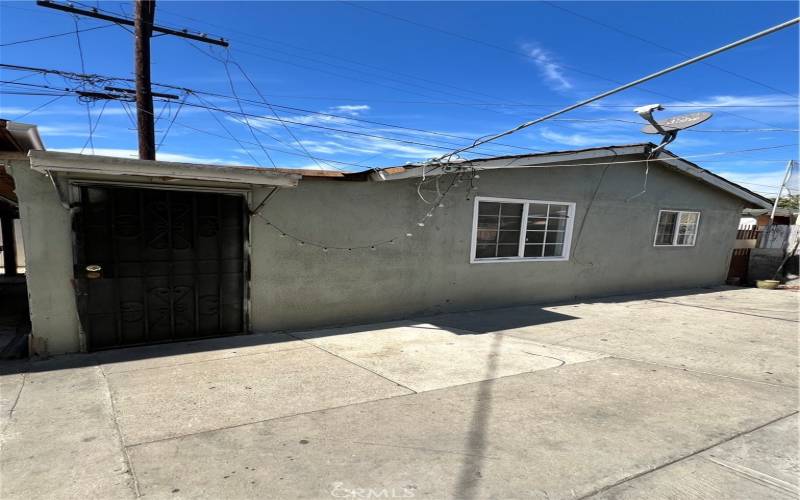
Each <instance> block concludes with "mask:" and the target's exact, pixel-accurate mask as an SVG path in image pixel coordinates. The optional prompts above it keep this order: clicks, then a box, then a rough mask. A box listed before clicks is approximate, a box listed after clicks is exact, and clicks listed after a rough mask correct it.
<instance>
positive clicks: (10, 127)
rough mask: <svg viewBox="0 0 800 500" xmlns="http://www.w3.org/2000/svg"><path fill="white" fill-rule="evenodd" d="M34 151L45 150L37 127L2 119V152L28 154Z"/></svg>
mask: <svg viewBox="0 0 800 500" xmlns="http://www.w3.org/2000/svg"><path fill="white" fill-rule="evenodd" d="M32 149H37V150H43V149H44V144H43V143H42V138H41V137H39V131H38V129H37V128H36V125H28V124H27V123H16V122H11V121H8V120H3V119H0V151H9V152H14V153H27V152H28V151H30V150H32Z"/></svg>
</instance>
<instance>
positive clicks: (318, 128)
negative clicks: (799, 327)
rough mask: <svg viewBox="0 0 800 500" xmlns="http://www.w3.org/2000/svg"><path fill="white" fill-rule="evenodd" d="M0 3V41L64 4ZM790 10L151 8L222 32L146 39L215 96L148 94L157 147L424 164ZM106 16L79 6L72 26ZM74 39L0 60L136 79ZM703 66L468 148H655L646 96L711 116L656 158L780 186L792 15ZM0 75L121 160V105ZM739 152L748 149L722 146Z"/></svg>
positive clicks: (181, 153) (712, 5)
mask: <svg viewBox="0 0 800 500" xmlns="http://www.w3.org/2000/svg"><path fill="white" fill-rule="evenodd" d="M84 4H85V5H88V6H91V7H98V8H100V9H103V10H105V11H110V12H114V13H117V14H119V15H127V14H130V11H131V2H93V1H90V0H84ZM565 9H566V10H565ZM0 14H1V15H0V43H2V44H9V43H14V42H17V41H22V40H27V39H31V38H36V37H39V36H46V35H52V34H58V33H65V32H70V31H73V30H75V19H74V18H73V16H71V15H69V14H65V13H62V12H58V11H53V10H51V9H45V8H41V7H37V6H36V5H35V2H32V1H31V2H9V1H3V2H2V3H0ZM797 15H798V4H797V3H795V2H752V3H751V2H708V3H701V2H559V3H555V4H548V3H538V2H533V3H523V2H510V3H503V2H491V3H490V2H435V3H432V2H428V3H422V2H369V3H359V4H350V3H344V2H322V3H317V2H294V3H281V2H274V3H273V2H176V1H169V2H168V1H163V0H161V1H159V2H158V10H157V14H156V22H157V24H161V25H165V26H168V27H172V28H188V29H191V30H193V31H198V32H204V33H208V34H210V35H214V36H221V37H225V38H226V39H228V40H230V43H231V48H230V49H229V50H228V51H225V50H224V49H220V48H213V47H209V46H207V45H203V44H199V43H195V42H188V41H186V40H183V39H178V38H175V37H168V36H164V37H158V38H155V39H153V42H152V45H153V66H152V67H153V81H154V82H157V83H166V84H171V85H176V86H180V87H187V88H191V89H193V90H196V91H202V92H208V93H212V94H221V95H222V96H211V95H207V94H192V95H189V96H188V97H186V99H185V104H184V105H183V106H182V107H180V106H179V101H176V102H174V103H172V104H170V105H168V106H167V105H165V104H164V103H162V102H157V103H156V114H157V115H158V116H159V120H158V122H157V141H159V142H161V145H160V148H159V155H158V156H159V159H164V160H189V161H198V162H212V163H235V164H248V165H253V164H257V165H263V166H265V167H266V166H270V165H272V162H274V163H275V164H277V165H278V166H283V167H305V168H342V169H348V170H349V169H362V168H364V167H367V166H387V165H396V164H404V163H407V162H415V161H421V160H425V159H427V158H430V157H433V156H437V155H440V154H443V153H445V152H447V151H448V149H455V148H456V147H458V146H461V145H465V144H467V143H469V142H471V141H470V140H468V139H470V138H476V137H479V136H483V135H486V134H490V133H494V132H499V131H502V130H505V129H508V128H511V127H513V126H515V125H517V124H518V123H521V122H523V121H527V120H530V119H533V118H536V117H538V116H541V115H543V114H546V113H547V112H549V111H553V110H555V109H558V108H559V107H562V106H565V105H567V104H571V103H573V102H576V101H578V100H580V99H583V98H586V97H589V96H591V95H593V94H596V93H599V92H601V91H603V90H606V89H609V88H611V87H614V86H616V85H617V84H618V83H620V82H627V81H630V80H633V79H635V78H637V77H639V76H642V75H644V74H647V73H649V72H652V71H655V70H658V69H661V68H663V67H665V66H668V65H671V64H674V63H676V62H679V61H681V60H682V59H684V58H685V57H684V55H696V54H699V53H702V52H704V51H707V50H709V49H712V48H715V47H717V46H720V45H723V44H725V43H728V42H730V41H733V40H735V39H738V38H741V37H743V36H746V35H749V34H752V33H754V32H757V31H760V30H762V29H765V28H767V27H769V26H772V25H775V24H778V23H779V22H782V21H785V20H788V19H790V18H792V17H795V16H797ZM107 24H108V23H106V22H103V21H97V20H92V19H88V18H81V19H80V20H78V29H80V30H86V29H89V28H94V27H101V26H106V25H107ZM79 38H80V46H81V48H82V52H83V65H82V63H81V57H80V51H79V48H78V43H77V42H78V40H77V37H76V36H75V34H74V33H72V34H70V35H67V36H60V37H54V38H49V39H45V40H40V41H34V42H28V43H16V44H13V45H5V46H3V47H0V57H2V62H3V63H6V64H18V65H25V66H37V67H44V68H55V69H60V70H66V71H73V72H86V73H94V74H101V75H105V76H114V77H119V78H131V77H132V76H133V75H132V64H133V63H132V56H133V40H132V36H131V34H130V33H129V32H128V31H126V30H124V29H122V28H120V27H118V26H110V27H102V28H99V29H94V30H89V31H83V32H81V33H80V34H79ZM225 60H227V61H229V62H228V64H227V66H226V64H225V62H224V61H225ZM709 62H710V64H711V65H713V67H712V66H710V65H707V64H698V65H695V66H693V67H689V68H687V69H684V70H680V71H678V72H676V73H674V74H671V75H668V76H665V77H663V78H660V79H658V80H656V81H653V82H650V83H647V84H645V85H644V86H643V87H642V88H640V89H633V90H629V91H626V92H624V93H622V94H619V95H617V96H614V97H611V98H608V99H606V100H604V101H602V102H601V103H600V105H598V106H592V107H587V108H584V109H581V110H578V111H575V112H572V113H570V114H567V115H564V116H563V117H561V118H563V119H565V120H566V121H551V122H546V123H543V124H540V125H536V126H534V127H531V128H530V129H526V130H524V131H522V132H520V133H518V134H515V135H513V136H511V137H507V138H504V139H503V140H501V141H500V142H502V144H503V145H493V146H489V147H486V148H484V149H482V150H479V151H480V152H481V153H483V154H487V155H492V154H520V153H524V152H525V151H528V150H544V151H555V150H564V149H575V148H584V147H592V146H606V145H612V144H627V143H637V142H644V141H646V140H653V136H647V135H644V134H642V133H640V131H639V129H640V128H641V126H640V125H639V124H638V122H640V121H641V119H640V118H639V117H638V116H636V115H635V114H634V113H632V111H631V109H632V108H633V107H635V106H639V105H643V104H650V103H661V104H662V105H664V106H665V107H666V108H667V109H666V110H665V111H663V112H661V113H660V114H659V116H662V117H667V116H670V115H674V114H678V113H683V112H689V111H696V110H708V111H712V112H713V113H714V117H713V118H712V119H711V120H709V121H708V122H706V123H705V124H703V125H700V126H698V127H697V128H695V129H694V130H692V131H686V132H683V133H681V135H680V136H679V138H678V140H677V141H676V142H675V143H674V144H673V145H671V146H670V150H672V151H673V152H675V153H677V154H681V155H685V156H686V157H688V158H689V159H691V160H693V161H695V162H696V163H698V164H700V165H701V166H704V167H706V168H708V169H710V170H712V171H714V172H716V173H720V174H722V175H725V176H727V177H729V178H731V179H733V180H736V181H739V182H743V183H748V184H747V186H748V187H750V188H751V189H754V190H757V191H759V192H762V193H765V194H770V193H773V192H775V191H777V188H776V187H775V186H777V184H778V183H779V181H780V177H781V174H782V171H783V168H784V166H785V164H786V161H787V160H789V159H792V158H795V159H796V158H797V157H798V148H797V142H798V141H797V135H798V134H797V132H796V130H797V128H798V111H797V93H798V29H797V27H793V28H789V29H787V30H784V31H782V32H779V33H777V34H774V35H771V36H769V37H767V38H764V39H761V40H759V41H756V42H753V43H751V44H749V45H746V46H743V47H740V48H737V49H734V50H733V51H731V52H729V53H726V54H722V55H720V56H717V57H715V58H713V59H711V60H709ZM237 64H238V66H237ZM239 67H241V68H242V69H243V70H244V73H243V72H241V71H240V70H239ZM226 68H227V70H228V72H229V73H230V78H229V77H228V74H227V73H226ZM0 76H1V78H0V79H2V80H4V81H11V80H16V79H20V80H18V81H17V84H27V85H24V86H23V85H14V84H3V85H1V86H0V88H1V89H2V90H3V93H2V95H1V96H0V99H1V100H0V116H2V117H3V118H7V119H20V121H23V122H26V123H35V124H37V125H39V126H40V132H41V135H42V136H43V138H44V141H45V144H46V146H47V147H48V149H52V150H64V151H75V152H78V151H81V150H83V151H84V152H91V151H92V147H93V148H94V151H95V152H96V153H98V154H113V155H121V156H125V155H135V150H136V134H135V131H134V130H133V127H132V124H131V120H130V118H129V116H128V113H129V112H131V111H133V108H132V107H131V105H127V106H128V107H127V109H126V107H125V105H123V104H120V103H119V102H113V101H112V102H102V101H100V102H93V103H89V104H86V103H82V102H79V101H78V100H77V99H76V98H75V97H73V96H67V97H61V98H59V99H57V100H56V101H55V102H52V103H50V104H48V105H46V106H44V107H42V108H41V109H39V110H36V111H33V110H35V109H36V108H37V107H38V106H41V105H43V104H45V103H47V102H48V101H51V100H53V99H54V98H55V96H50V95H46V96H43V95H37V96H33V95H22V94H19V92H23V93H31V92H41V93H50V92H53V91H52V90H43V89H41V88H40V87H34V86H41V85H47V86H49V87H54V88H62V89H63V88H76V87H78V86H79V85H78V84H77V83H76V82H75V81H70V80H65V79H63V78H61V77H59V76H48V77H46V78H45V77H43V76H41V75H39V74H35V73H29V72H19V71H10V70H2V75H0ZM251 81H252V83H253V84H254V86H255V88H256V89H257V91H256V89H254V87H253V86H251V83H250V82H251ZM110 84H112V85H116V86H129V85H130V83H128V82H125V81H118V82H111V83H110ZM231 84H232V85H233V88H232V87H231ZM105 85H109V83H106V84H105ZM101 87H102V85H101ZM156 90H161V91H163V92H170V93H177V94H180V95H181V99H183V97H184V95H183V94H182V93H181V92H176V91H174V90H168V89H164V88H156ZM9 92H16V93H9ZM234 95H235V96H238V97H239V98H240V99H242V101H238V102H237V101H236V100H234V99H231V98H230V97H231V96H234ZM265 100H266V102H268V103H269V104H272V105H274V107H273V108H272V109H270V108H268V107H267V106H266V105H265V104H264V101H265ZM104 105H105V109H103V108H104ZM240 105H241V107H240ZM278 106H280V107H278ZM203 107H213V108H218V110H214V111H210V110H208V109H203ZM101 111H102V113H101ZM176 111H177V112H178V113H177V116H176ZM243 113H244V115H243ZM314 113H325V114H324V115H321V114H314ZM87 114H91V119H92V127H93V128H94V133H93V134H92V141H88V130H89V117H88V116H87ZM276 115H277V117H276ZM98 118H99V121H98ZM356 120H366V121H356ZM289 121H291V122H294V123H288V122H289ZM630 122H637V123H630ZM170 123H172V125H171V126H170ZM399 127H405V128H399ZM251 129H252V131H251ZM410 129H411V130H410ZM776 129H777V130H776ZM165 134H166V135H165ZM162 140H163V142H162ZM787 145H789V146H787ZM510 146H513V147H510ZM777 146H787V147H777ZM761 148H771V149H761ZM744 149H760V150H759V151H753V152H740V153H730V154H728V152H735V151H740V150H744ZM718 153H726V154H718ZM309 155H310V156H313V157H314V159H312V158H309Z"/></svg>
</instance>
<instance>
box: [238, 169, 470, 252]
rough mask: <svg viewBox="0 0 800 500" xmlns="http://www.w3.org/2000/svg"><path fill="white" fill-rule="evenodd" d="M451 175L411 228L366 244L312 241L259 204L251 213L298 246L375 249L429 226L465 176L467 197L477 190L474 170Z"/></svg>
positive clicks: (326, 249) (343, 249)
mask: <svg viewBox="0 0 800 500" xmlns="http://www.w3.org/2000/svg"><path fill="white" fill-rule="evenodd" d="M452 175H453V177H452V179H451V180H450V183H449V184H448V186H447V188H446V189H445V190H444V191H438V190H437V196H436V198H435V199H434V201H433V202H431V203H430V208H429V209H428V210H427V211H426V212H425V215H423V216H422V217H421V218H419V219H417V221H416V222H415V223H414V225H413V226H412V227H411V228H408V229H407V230H406V231H405V232H404V233H402V234H397V235H396V236H393V237H390V238H386V239H382V240H378V241H374V242H371V243H367V244H359V245H348V246H344V245H336V244H328V243H321V242H318V241H314V240H313V239H309V238H304V237H301V236H297V235H294V234H292V233H290V232H288V231H286V230H284V229H283V228H281V227H280V226H278V225H276V224H275V223H274V222H272V221H271V220H270V219H268V218H267V217H265V216H264V215H263V214H261V211H260V208H261V206H260V207H259V210H257V211H256V212H254V213H253V215H255V216H256V217H258V218H260V219H261V220H262V221H263V222H264V223H265V225H266V226H267V227H269V228H271V229H272V230H274V231H275V232H277V233H278V234H279V235H280V237H281V238H289V239H292V240H294V241H295V242H296V243H297V245H298V246H301V247H302V246H310V247H315V248H318V249H320V250H322V251H323V252H326V253H327V252H329V251H331V250H333V251H343V252H352V251H355V250H370V251H375V250H377V249H379V248H380V247H384V246H387V245H394V244H397V243H399V242H401V241H403V240H407V239H410V238H413V237H414V236H415V235H416V234H418V233H419V232H420V231H423V230H424V228H425V227H426V226H430V224H431V219H432V218H433V217H434V216H435V214H436V211H437V210H439V209H441V208H444V207H445V204H444V200H445V199H446V198H447V196H448V194H450V192H451V191H452V190H453V188H455V187H458V186H459V185H461V184H462V183H463V182H464V179H465V178H467V179H468V182H469V189H468V190H467V192H466V195H467V199H469V197H470V196H472V195H474V193H476V192H477V189H478V188H477V186H476V185H475V179H477V178H478V177H479V176H478V175H477V174H475V173H474V172H471V173H470V172H465V171H458V172H453V173H452ZM421 182H423V181H420V183H421ZM270 199H272V198H271V197H270ZM262 206H263V205H262Z"/></svg>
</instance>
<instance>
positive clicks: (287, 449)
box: [0, 289, 800, 499]
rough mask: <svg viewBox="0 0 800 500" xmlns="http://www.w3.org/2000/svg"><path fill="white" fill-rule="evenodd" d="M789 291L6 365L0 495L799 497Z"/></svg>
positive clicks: (676, 296) (792, 297) (646, 300)
mask: <svg viewBox="0 0 800 500" xmlns="http://www.w3.org/2000/svg"><path fill="white" fill-rule="evenodd" d="M797 299H798V294H797V293H796V292H791V291H767V290H756V289H714V290H690V291H683V292H675V293H671V294H661V295H649V296H637V297H631V296H627V297H616V298H611V299H603V300H597V301H591V302H581V303H570V304H559V305H552V306H530V307H519V308H512V309H498V310H490V311H479V312H470V313H462V314H448V315H440V316H435V317H429V318H420V319H417V320H414V321H403V322H396V323H389V324H381V325H367V326H361V327H351V328H339V329H331V330H322V331H310V332H301V333H294V334H291V335H288V334H287V335H278V334H259V335H250V336H242V337H234V338H226V339H214V340H207V341H197V342H187V343H181V344H169V345H161V346H152V347H145V348H135V349H125V350H117V351H107V352H103V353H98V354H93V355H74V356H66V357H61V358H56V359H51V360H47V361H39V362H33V363H5V364H4V365H2V370H3V375H2V377H0V409H2V417H3V421H2V446H3V449H2V457H1V458H0V497H2V498H4V499H11V498H26V499H31V498H82V499H86V498H104V499H105V498H130V497H137V496H146V497H153V498H198V497H203V498H230V499H239V498H242V499H244V498H541V499H557V498H584V497H593V498H604V499H607V498H626V499H627V498H649V499H653V498H656V499H657V498H681V499H683V498H742V499H752V498H759V499H764V498H767V499H769V498H787V499H788V498H797V496H798V494H799V493H800V486H799V485H798V474H799V473H800V465H798V454H797V453H798V420H797V407H798V367H797V361H798V301H797Z"/></svg>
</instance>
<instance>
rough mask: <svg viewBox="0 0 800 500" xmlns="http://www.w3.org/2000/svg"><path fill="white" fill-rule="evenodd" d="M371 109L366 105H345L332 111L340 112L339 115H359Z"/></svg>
mask: <svg viewBox="0 0 800 500" xmlns="http://www.w3.org/2000/svg"><path fill="white" fill-rule="evenodd" d="M369 109H370V108H369V106H368V105H366V104H344V105H341V106H334V107H332V108H331V110H332V111H338V112H339V113H347V114H351V115H357V114H359V113H360V112H361V111H369Z"/></svg>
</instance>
